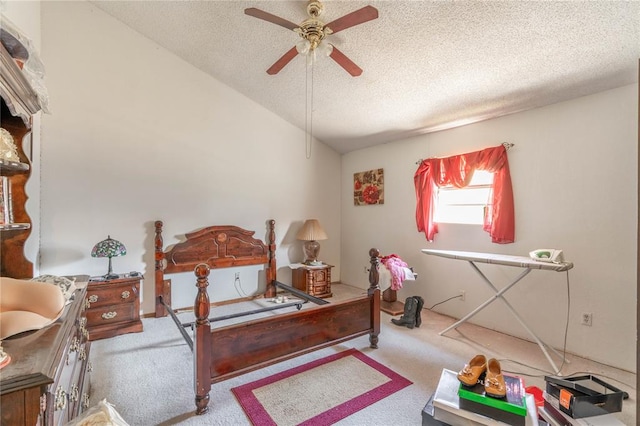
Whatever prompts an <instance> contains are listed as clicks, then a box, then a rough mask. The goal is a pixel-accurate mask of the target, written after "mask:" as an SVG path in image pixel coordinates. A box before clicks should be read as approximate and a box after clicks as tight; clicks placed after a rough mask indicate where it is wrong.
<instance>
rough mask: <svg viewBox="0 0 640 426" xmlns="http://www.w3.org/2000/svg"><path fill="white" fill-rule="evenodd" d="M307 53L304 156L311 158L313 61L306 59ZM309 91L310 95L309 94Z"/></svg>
mask: <svg viewBox="0 0 640 426" xmlns="http://www.w3.org/2000/svg"><path fill="white" fill-rule="evenodd" d="M308 55H309V53H308V52H307V61H306V67H305V68H306V70H305V71H306V72H305V105H304V138H305V151H306V152H305V154H306V155H305V157H306V158H307V160H308V159H310V158H311V138H312V136H311V132H312V131H313V127H312V118H313V63H312V62H310V61H309V60H308V59H309V57H308ZM309 73H311V84H309ZM309 92H311V95H309Z"/></svg>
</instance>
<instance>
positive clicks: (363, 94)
mask: <svg viewBox="0 0 640 426" xmlns="http://www.w3.org/2000/svg"><path fill="white" fill-rule="evenodd" d="M91 3H92V4H93V5H95V6H96V7H98V8H100V9H102V10H104V11H105V12H107V13H108V14H110V15H112V16H113V17H115V18H116V19H118V20H120V21H122V22H123V23H125V24H126V25H128V26H129V27H131V28H133V29H134V30H136V31H138V32H139V33H141V34H143V35H144V36H146V37H148V38H149V39H151V40H153V41H155V42H156V43H158V44H159V45H160V46H163V47H164V48H166V49H168V50H169V51H171V52H174V53H175V54H176V55H177V56H179V57H181V58H183V59H184V60H185V61H187V62H189V63H191V64H193V65H194V66H196V67H197V68H199V69H201V70H203V71H204V72H206V73H208V74H210V75H212V76H213V77H215V78H216V79H218V80H219V81H221V82H223V83H225V84H227V85H229V86H230V87H232V88H234V89H236V90H237V91H238V92H240V93H242V94H244V95H246V96H247V97H249V98H251V99H253V100H254V101H256V102H257V103H259V104H261V105H263V106H264V107H265V108H267V109H269V110H271V111H272V112H274V113H275V114H277V115H279V116H281V117H282V118H283V119H285V120H287V121H289V122H291V123H293V124H294V125H296V126H298V127H299V128H301V129H305V105H306V104H305V80H306V69H305V60H304V58H303V57H301V56H298V57H296V58H295V59H293V61H291V62H290V63H289V64H288V65H287V66H286V67H285V68H284V69H283V70H282V71H280V73H278V74H277V75H274V76H271V75H268V74H267V73H266V70H267V69H268V68H269V67H270V66H271V65H272V64H273V63H274V62H275V61H276V60H277V59H279V58H280V57H281V56H282V55H283V54H284V53H285V52H286V51H287V50H289V49H290V48H291V47H293V46H294V45H295V44H296V43H297V42H298V41H299V40H300V38H299V36H298V35H297V34H296V33H294V32H293V31H291V30H288V29H286V28H283V27H281V26H278V25H275V24H272V23H270V22H266V21H263V20H260V19H256V18H254V17H251V16H248V15H245V14H244V9H245V8H248V7H256V8H259V9H261V10H264V11H266V12H269V13H271V14H274V15H277V16H279V17H282V18H284V19H287V20H289V21H292V22H294V23H296V24H300V23H301V22H302V21H303V20H304V19H306V18H307V14H306V1H264V0H263V1H91ZM324 5H325V12H324V14H323V15H322V19H323V21H324V22H325V23H327V22H330V21H333V20H334V19H337V18H339V17H341V16H343V15H346V14H347V13H350V12H352V11H355V10H357V9H360V8H361V7H364V6H366V5H372V6H374V7H375V8H377V9H378V11H379V18H378V19H375V20H373V21H369V22H366V23H363V24H360V25H357V26H354V27H351V28H348V29H345V30H344V31H341V32H339V33H337V34H334V35H331V36H329V37H328V38H327V40H328V41H329V42H330V43H332V44H334V45H335V46H336V47H338V48H339V49H340V50H341V51H342V52H343V53H344V54H346V55H347V56H348V57H349V58H350V59H351V60H352V61H353V62H355V63H356V64H357V65H358V66H360V68H362V69H363V70H364V72H363V73H362V75H361V76H359V77H351V76H350V75H349V74H347V73H346V72H345V71H344V70H343V69H342V68H340V67H339V66H338V65H337V64H336V63H335V62H334V61H333V60H331V58H326V57H322V58H319V59H318V61H317V62H316V65H315V69H314V79H313V87H314V92H313V110H314V112H313V136H314V137H316V138H318V139H319V140H321V141H323V142H325V143H326V144H328V145H330V146H332V147H333V148H334V149H335V150H336V151H338V152H341V153H345V152H349V151H353V150H355V149H359V148H363V147H367V146H372V145H376V144H380V143H386V142H391V141H394V140H398V139H401V138H406V137H409V136H413V135H419V134H423V133H427V132H431V131H435V130H440V129H445V128H449V127H453V126H457V125H461V124H464V123H469V122H474V121H478V120H482V119H486V118H491V117H497V116H501V115H505V114H510V113H513V112H517V111H522V110H526V109H531V108H536V107H539V106H543V105H548V104H552V103H556V102H559V101H563V100H567V99H572V98H576V97H579V96H584V95H588V94H591V93H595V92H599V91H602V90H606V89H611V88H615V87H620V86H623V85H627V84H631V83H634V82H637V81H638V60H639V58H640V1H587V2H583V1H568V2H559V1H500V2H497V1H495V2H493V1H398V0H397V1H364V2H363V1H341V0H326V1H325V2H324Z"/></svg>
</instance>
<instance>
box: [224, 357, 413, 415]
mask: <svg viewBox="0 0 640 426" xmlns="http://www.w3.org/2000/svg"><path fill="white" fill-rule="evenodd" d="M410 384H412V382H411V381H409V380H407V379H406V378H404V377H402V376H400V375H399V374H397V373H395V372H393V371H392V370H390V369H389V368H387V367H385V366H384V365H382V364H380V363H379V362H377V361H374V360H373V359H371V358H369V357H368V356H366V355H365V354H363V353H362V352H360V351H358V350H356V349H349V350H346V351H343V352H340V353H337V354H335V355H330V356H327V357H325V358H321V359H318V360H315V361H312V362H310V363H308V364H304V365H301V366H299V367H295V368H292V369H290V370H287V371H283V372H281V373H278V374H274V375H272V376H269V377H266V378H264V379H260V380H256V381H254V382H251V383H247V384H246V385H242V386H238V387H236V388H233V389H231V391H232V392H233V393H234V395H235V397H236V398H237V400H238V402H240V405H241V406H242V408H243V410H244V411H245V413H246V414H247V416H248V417H249V420H251V423H253V424H254V425H260V426H264V425H278V426H287V425H307V426H320V425H330V424H333V423H335V422H337V421H338V420H342V419H344V418H345V417H348V416H350V415H351V414H353V413H355V412H357V411H359V410H362V409H363V408H365V407H367V406H369V405H371V404H373V403H375V402H377V401H380V400H381V399H383V398H386V397H387V396H389V395H391V394H393V393H395V392H397V391H399V390H400V389H403V388H405V387H407V386H409V385H410Z"/></svg>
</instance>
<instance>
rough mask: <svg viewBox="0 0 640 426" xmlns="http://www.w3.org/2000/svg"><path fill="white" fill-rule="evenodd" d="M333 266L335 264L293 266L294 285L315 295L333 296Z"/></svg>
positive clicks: (292, 277)
mask: <svg viewBox="0 0 640 426" xmlns="http://www.w3.org/2000/svg"><path fill="white" fill-rule="evenodd" d="M331 268H333V265H321V266H307V265H300V266H298V267H297V268H294V267H292V269H291V279H292V281H293V287H294V288H297V289H298V290H302V291H304V292H305V293H307V294H310V295H311V296H315V297H322V298H324V297H331V296H332V293H331Z"/></svg>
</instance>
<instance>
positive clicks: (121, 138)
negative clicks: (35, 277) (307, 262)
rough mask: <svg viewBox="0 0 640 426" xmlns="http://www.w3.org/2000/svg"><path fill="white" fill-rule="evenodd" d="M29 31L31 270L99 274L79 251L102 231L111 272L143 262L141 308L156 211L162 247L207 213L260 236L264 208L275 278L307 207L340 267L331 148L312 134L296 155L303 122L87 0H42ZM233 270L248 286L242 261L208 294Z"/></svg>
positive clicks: (103, 266) (228, 277)
mask: <svg viewBox="0 0 640 426" xmlns="http://www.w3.org/2000/svg"><path fill="white" fill-rule="evenodd" d="M42 39H43V58H44V61H45V64H46V66H47V70H48V74H47V84H48V87H49V92H50V97H51V107H52V109H53V111H54V113H53V114H52V115H51V116H45V117H43V135H42V218H43V219H42V246H41V257H42V272H43V273H52V274H90V275H102V274H104V273H106V270H107V260H106V259H96V258H92V257H90V251H91V248H92V247H93V245H94V244H95V243H96V242H98V241H100V240H102V239H104V238H106V237H107V235H108V234H109V235H111V237H113V238H115V239H118V240H120V241H122V242H123V243H124V244H125V245H126V247H127V250H128V253H127V255H126V256H124V257H119V258H114V259H113V265H114V272H120V273H122V272H129V271H132V270H139V271H141V272H142V273H144V275H145V281H144V292H143V296H144V297H143V310H144V312H152V311H153V297H152V296H153V288H154V287H153V286H154V274H153V265H154V261H153V239H154V226H153V222H154V221H155V220H158V219H159V220H163V221H164V223H165V227H164V242H165V245H170V244H174V243H176V242H178V241H179V240H180V239H181V238H182V236H183V235H184V233H185V232H190V231H193V230H196V229H198V228H201V227H203V226H208V225H225V224H228V225H237V226H241V227H243V228H246V229H249V230H255V231H256V237H257V238H261V239H264V238H265V237H266V233H267V228H266V221H267V220H268V219H274V220H275V221H276V238H277V241H276V242H277V244H278V251H277V262H278V266H279V270H278V274H279V275H278V278H279V279H280V280H281V281H283V282H287V283H290V282H291V272H290V270H289V268H288V267H287V265H288V264H289V263H290V262H299V261H301V260H302V250H301V244H300V242H299V241H297V240H295V233H296V231H297V230H298V228H299V227H300V226H301V225H302V223H303V221H304V220H305V219H307V218H309V217H316V218H318V219H319V220H320V222H321V223H322V225H323V226H324V227H325V229H326V231H327V233H328V235H329V237H330V239H329V240H327V241H324V242H323V244H322V259H323V260H324V261H326V262H327V263H331V264H334V265H337V267H336V268H335V269H334V274H335V276H336V278H337V279H339V277H340V268H339V260H340V243H339V242H340V209H339V208H336V206H338V205H339V203H340V196H339V191H336V190H335V189H336V188H339V187H340V177H339V176H340V157H339V155H338V154H337V153H336V152H335V151H333V150H331V149H329V148H328V147H327V146H326V145H324V144H321V143H314V144H313V152H312V155H311V159H310V160H307V159H306V158H305V143H304V140H305V137H304V132H303V131H301V130H300V129H298V128H296V127H294V126H292V125H290V124H289V123H287V122H285V121H283V120H282V119H280V118H278V117H276V116H275V115H274V114H272V113H270V112H269V111H267V110H266V109H264V108H263V107H261V106H259V105H257V104H256V103H254V102H252V101H250V100H249V99H247V98H246V97H244V96H241V95H240V94H238V93H237V92H235V91H233V90H231V89H230V88H229V87H227V86H225V85H223V84H221V83H220V82H218V81H216V80H215V79H213V78H211V77H210V76H208V75H206V74H204V73H203V72H201V71H199V70H198V69H196V68H194V67H192V66H191V65H189V64H187V63H185V62H184V61H182V60H181V59H179V58H177V57H176V56H174V55H172V54H170V53H168V52H167V51H166V50H164V49H163V48H161V47H159V46H157V45H156V44H154V43H152V42H151V41H150V40H148V39H146V38H144V37H142V36H141V35H139V34H138V33H136V32H134V31H132V30H131V29H129V28H128V27H126V26H125V25H123V24H121V23H120V22H118V21H116V20H114V19H113V18H111V17H110V16H109V15H107V14H105V13H104V12H102V11H100V10H99V9H96V8H95V7H93V6H91V5H90V4H89V3H86V2H43V3H42ZM319 181H322V182H324V183H325V184H324V185H316V183H317V182H319ZM311 188H313V190H311ZM232 269H233V268H232ZM235 272H241V275H240V280H241V285H242V291H243V292H245V293H248V294H249V293H253V292H255V291H256V289H257V287H258V280H257V276H256V275H257V273H256V271H255V270H251V268H249V270H247V268H245V269H242V268H241V270H238V271H235V270H228V271H217V272H215V273H212V276H211V277H210V282H211V283H212V284H211V287H210V289H213V290H211V291H210V294H211V298H212V300H224V299H229V298H236V297H239V295H240V294H241V291H239V290H237V289H236V288H235V287H234V279H233V275H234V273H235ZM182 275H183V276H182V277H178V278H177V279H175V280H174V285H173V306H174V307H176V308H178V307H184V306H192V305H193V300H194V296H195V293H196V292H195V278H194V276H193V274H192V273H190V274H182ZM178 283H180V284H182V283H184V284H183V285H182V286H180V285H178Z"/></svg>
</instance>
